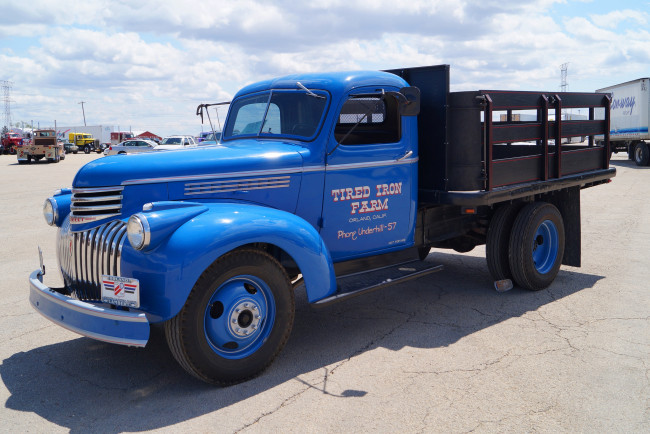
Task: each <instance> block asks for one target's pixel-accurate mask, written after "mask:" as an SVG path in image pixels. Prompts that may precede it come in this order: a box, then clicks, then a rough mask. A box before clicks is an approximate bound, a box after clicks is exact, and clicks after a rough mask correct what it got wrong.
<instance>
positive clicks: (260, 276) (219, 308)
mask: <svg viewBox="0 0 650 434" xmlns="http://www.w3.org/2000/svg"><path fill="white" fill-rule="evenodd" d="M294 312H295V302H294V294H293V291H292V288H291V282H290V281H289V277H288V276H287V273H286V272H285V270H284V268H282V266H281V265H280V263H279V262H278V261H277V260H276V259H275V258H273V257H272V256H271V255H269V254H267V253H265V252H262V251H259V250H252V249H251V250H236V251H233V252H231V253H228V254H226V255H224V256H223V257H221V258H220V259H218V260H217V261H216V262H214V263H213V264H212V265H211V266H210V267H208V269H207V270H206V271H204V272H203V274H202V275H201V277H200V278H199V280H198V281H197V282H196V284H195V285H194V288H193V289H192V291H191V292H190V295H189V296H188V298H187V301H186V302H185V305H184V306H183V308H182V309H181V311H180V312H179V313H178V315H176V316H175V317H174V318H172V319H171V320H169V321H167V322H166V323H165V334H166V337H167V343H168V345H169V348H170V350H171V352H172V354H173V355H174V358H175V359H176V360H177V361H178V363H179V364H180V365H181V366H182V367H183V368H184V369H185V370H186V371H187V372H189V373H190V374H191V375H193V376H195V377H196V378H198V379H200V380H202V381H205V382H207V383H212V384H220V385H227V384H234V383H238V382H240V381H244V380H247V379H249V378H252V377H254V376H255V375H257V374H259V373H260V372H262V371H263V370H264V369H265V368H266V367H267V366H269V365H270V364H271V362H272V361H273V359H274V358H275V357H276V356H277V355H278V353H279V352H280V350H281V349H282V348H283V347H284V345H285V343H286V342H287V340H288V338H289V334H290V333H291V329H292V327H293V319H294Z"/></svg>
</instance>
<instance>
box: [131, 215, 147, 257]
mask: <svg viewBox="0 0 650 434" xmlns="http://www.w3.org/2000/svg"><path fill="white" fill-rule="evenodd" d="M126 235H127V236H128V238H129V242H130V243H131V246H132V247H133V248H134V249H136V250H142V249H144V248H145V247H147V246H148V245H149V240H150V239H151V233H150V230H149V222H147V218H146V217H145V216H144V215H142V214H135V215H132V216H131V218H129V222H128V223H127V224H126Z"/></svg>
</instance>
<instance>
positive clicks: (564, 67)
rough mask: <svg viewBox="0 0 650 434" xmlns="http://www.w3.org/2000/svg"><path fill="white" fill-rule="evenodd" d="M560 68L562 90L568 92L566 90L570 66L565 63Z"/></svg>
mask: <svg viewBox="0 0 650 434" xmlns="http://www.w3.org/2000/svg"><path fill="white" fill-rule="evenodd" d="M560 68H561V81H560V89H561V90H562V92H566V88H567V83H566V76H567V70H568V69H569V64H568V63H563V64H562V65H560Z"/></svg>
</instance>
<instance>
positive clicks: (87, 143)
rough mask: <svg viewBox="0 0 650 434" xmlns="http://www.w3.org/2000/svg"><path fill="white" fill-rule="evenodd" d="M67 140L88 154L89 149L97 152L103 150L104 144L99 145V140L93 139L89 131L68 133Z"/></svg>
mask: <svg viewBox="0 0 650 434" xmlns="http://www.w3.org/2000/svg"><path fill="white" fill-rule="evenodd" d="M68 141H69V142H70V143H72V144H73V145H76V146H77V148H79V150H81V151H83V152H84V153H85V154H90V152H91V151H95V152H97V153H98V154H99V153H100V152H102V151H104V146H101V145H100V144H99V140H97V139H95V138H94V137H93V136H92V134H89V133H70V134H69V135H68Z"/></svg>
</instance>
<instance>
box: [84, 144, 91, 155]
mask: <svg viewBox="0 0 650 434" xmlns="http://www.w3.org/2000/svg"><path fill="white" fill-rule="evenodd" d="M84 154H90V145H86V146H84Z"/></svg>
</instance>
